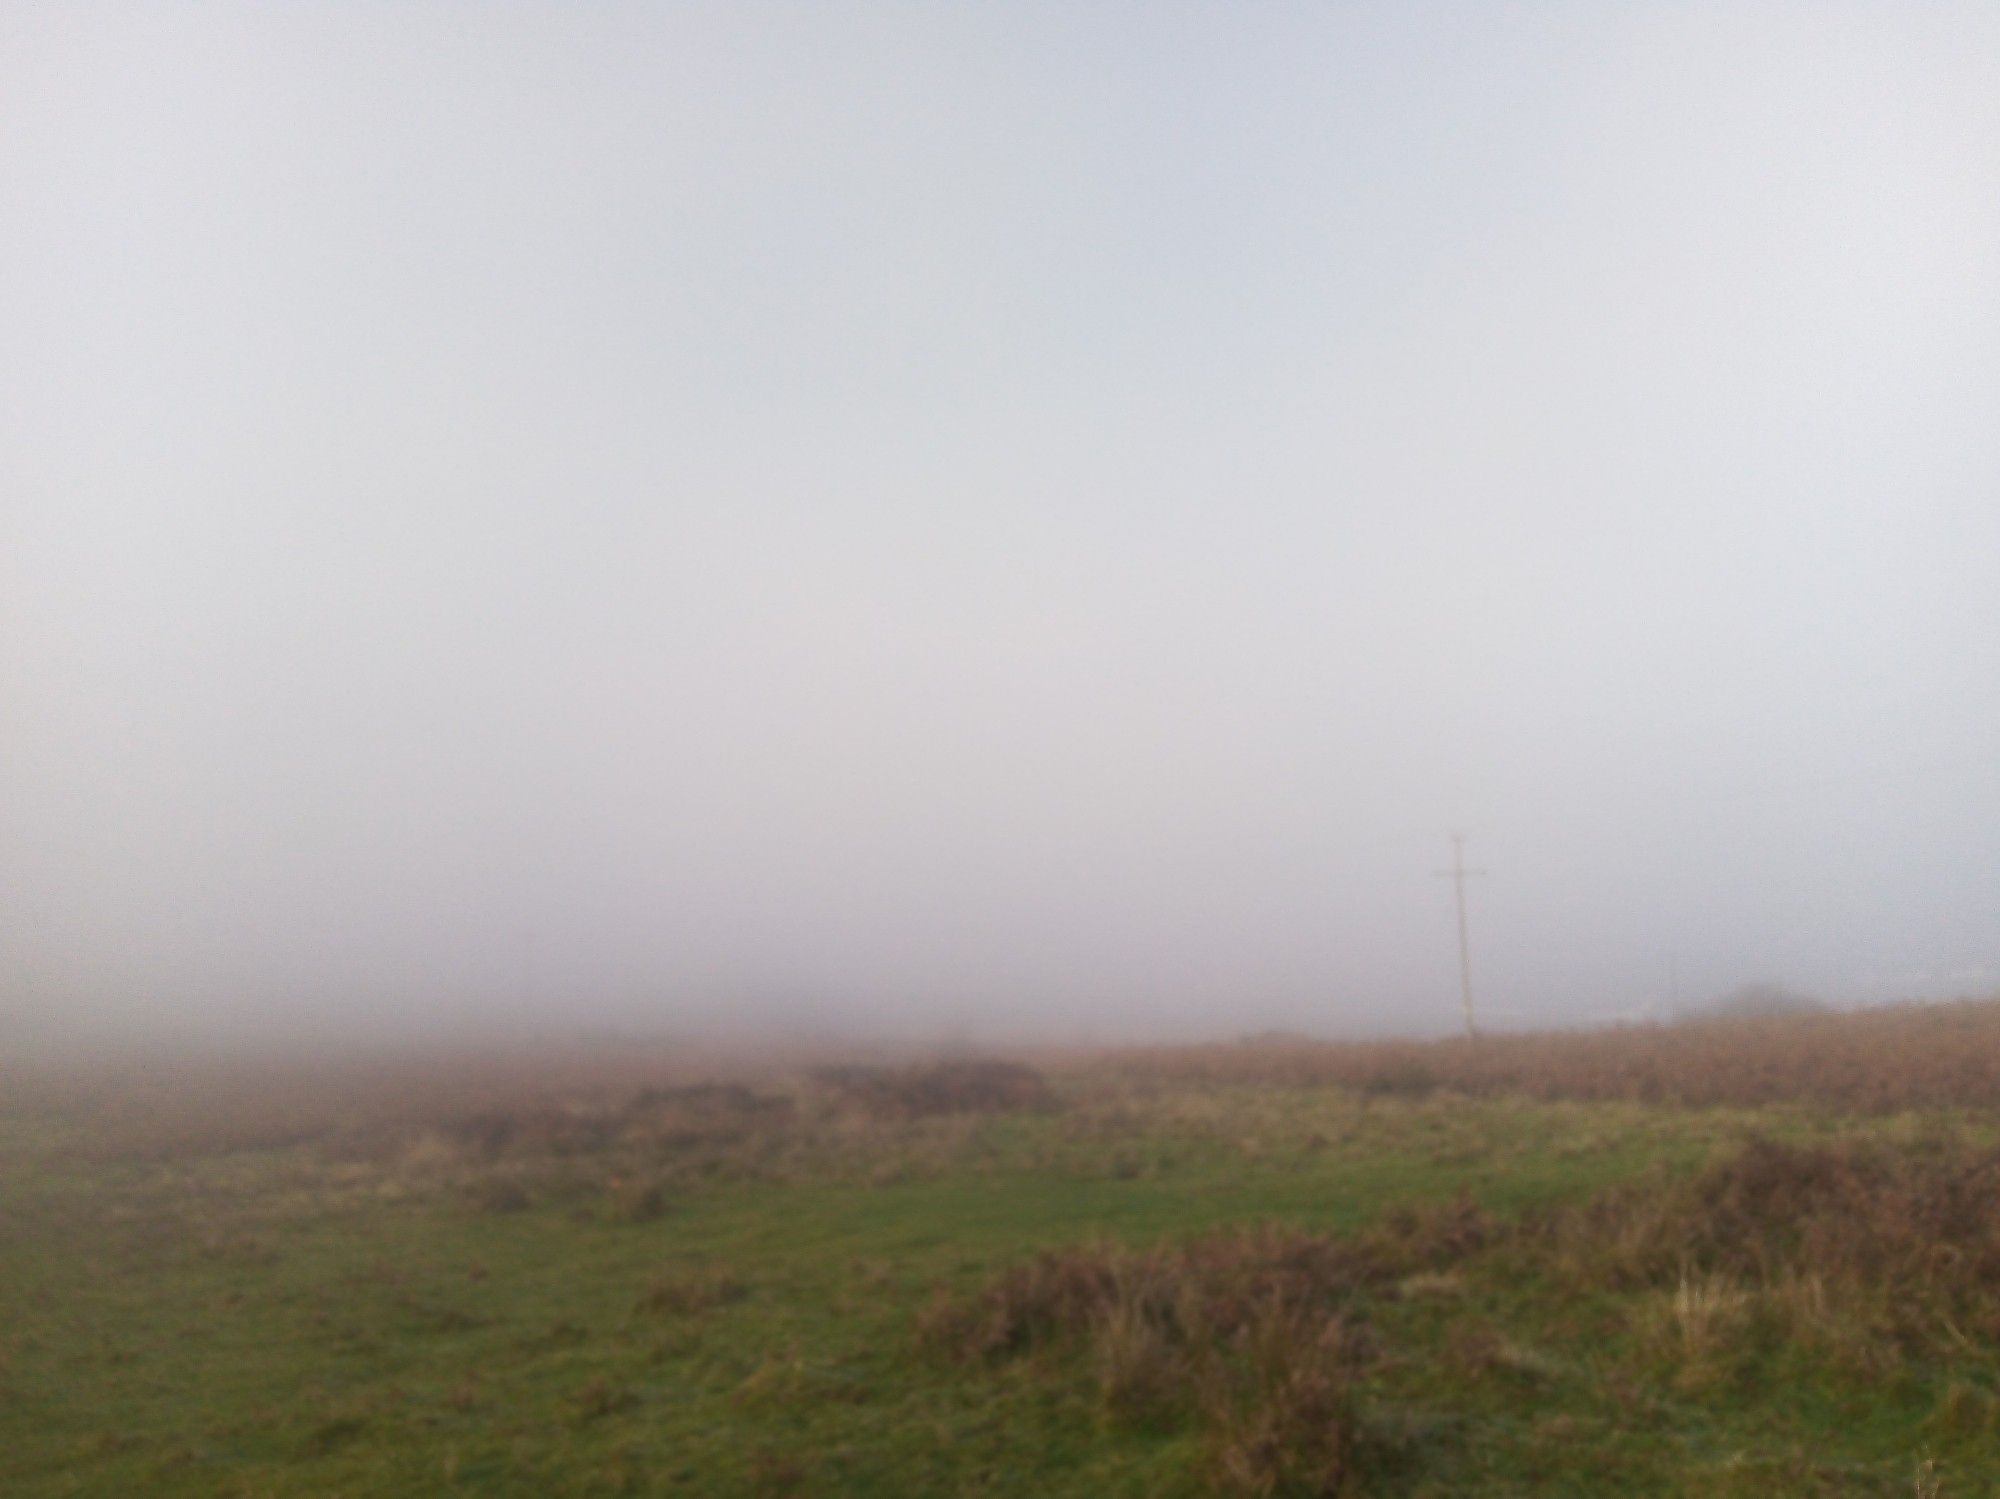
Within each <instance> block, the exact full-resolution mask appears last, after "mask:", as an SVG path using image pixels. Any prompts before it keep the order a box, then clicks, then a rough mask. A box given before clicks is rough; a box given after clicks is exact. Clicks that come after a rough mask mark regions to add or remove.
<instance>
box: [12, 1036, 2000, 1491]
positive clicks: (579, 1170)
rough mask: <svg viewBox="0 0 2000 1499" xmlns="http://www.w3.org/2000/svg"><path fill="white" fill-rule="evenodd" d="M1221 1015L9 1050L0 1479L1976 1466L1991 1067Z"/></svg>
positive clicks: (660, 1485) (1865, 1483) (1388, 1473)
mask: <svg viewBox="0 0 2000 1499" xmlns="http://www.w3.org/2000/svg"><path fill="white" fill-rule="evenodd" d="M1911 1023H1912V1024H1915V1023H1917V1022H1915V1021H1912V1022H1911ZM1925 1023H1932V1022H1925ZM1759 1034H1760V1035H1761V1034H1763V1033H1761V1032H1760V1033H1759ZM1783 1034H1784V1033H1783V1032H1782V1031H1781V1032H1780V1033H1779V1041H1777V1042H1768V1041H1767V1042H1764V1043H1759V1044H1771V1045H1779V1044H1782V1041H1783ZM1593 1044H1594V1043H1593ZM1653 1044H1659V1043H1658V1041H1657V1038H1655V1039H1654V1040H1651V1041H1649V1040H1646V1039H1644V1038H1629V1039H1628V1040H1627V1042H1626V1045H1627V1047H1628V1049H1633V1050H1632V1055H1637V1053H1638V1052H1639V1051H1643V1049H1644V1047H1645V1046H1647V1045H1653ZM1667 1044H1672V1045H1684V1044H1686V1043H1685V1042H1682V1041H1671V1042H1669V1043H1667ZM1745 1044H1748V1043H1745ZM1259 1055H1262V1053H1258V1052H1257V1051H1256V1050H1255V1049H1254V1048H1246V1049H1232V1048H1215V1049H1212V1050H1211V1051H1210V1052H1208V1053H1205V1054H1204V1055H1203V1056H1202V1057H1197V1056H1194V1055H1192V1054H1189V1055H1180V1056H1176V1055H1170V1054H1161V1055H1154V1056H1148V1057H1129V1056H1128V1057H1100V1058H1093V1059H1069V1060H1067V1061H1060V1062H1053V1063H1052V1062H1050V1061H1049V1060H1048V1059H1043V1062H1044V1066H1043V1070H1042V1071H1041V1072H1035V1071H1030V1070H1028V1069H1026V1068H1017V1067H1013V1066H1010V1065H1003V1064H993V1065H978V1064H972V1065H961V1066H955V1067H954V1066H946V1067H941V1068H937V1067H934V1068H928V1069H926V1068H922V1067H892V1068H886V1069H884V1068H876V1069H865V1068H846V1069H821V1070H818V1071H810V1070H806V1069H799V1068H777V1067H775V1066H774V1067H772V1068H770V1069H768V1070H765V1071H761V1072H760V1071H754V1070H753V1071H748V1072H746V1071H743V1070H741V1069H738V1070H737V1072H735V1073H734V1074H733V1075H732V1076H731V1078H730V1080H728V1081H723V1082H710V1083H700V1082H695V1081H692V1080H690V1078H689V1077H688V1076H687V1075H686V1074H685V1071H684V1070H683V1071H682V1072H681V1073H678V1074H676V1073H674V1072H673V1071H672V1069H669V1068H667V1067H665V1066H664V1065H660V1066H655V1065H654V1063H653V1062H651V1061H649V1060H648V1059H646V1058H639V1059H636V1060H635V1059H633V1058H630V1057H627V1058H624V1059H622V1060H621V1061H620V1062H619V1063H618V1064H617V1066H616V1067H615V1068H614V1067H611V1066H608V1065H607V1066H605V1067H603V1068H600V1069H598V1070H597V1071H596V1072H595V1073H593V1072H592V1070H591V1068H590V1067H588V1066H580V1067H577V1068H574V1069H572V1070H571V1071H568V1072H560V1071H559V1070H558V1069H556V1068H555V1067H554V1066H553V1064H551V1065H550V1066H548V1067H546V1068H544V1069H543V1070H541V1071H539V1072H538V1071H537V1069H536V1067H535V1066H534V1065H528V1064H522V1063H519V1062H516V1063H513V1064H510V1065H509V1066H508V1067H506V1068H501V1069H493V1068H487V1069H485V1070H483V1071H482V1070H479V1069H470V1068H464V1067H460V1068H458V1069H456V1070H454V1069H453V1067H452V1066H450V1065H447V1064H444V1063H436V1064H434V1065H428V1066H418V1065H414V1064H409V1063H405V1064H401V1066H402V1069H403V1070H401V1071H400V1072H398V1071H396V1070H395V1069H393V1068H390V1067H388V1065H387V1064H384V1065H382V1066H380V1067H374V1068H372V1070H371V1067H370V1066H369V1065H368V1064H363V1063H355V1064H352V1065H351V1066H350V1067H349V1068H348V1069H347V1070H346V1071H340V1070H338V1069H334V1070H327V1069H321V1070H320V1071H317V1072H315V1071H313V1070H311V1069H305V1070H302V1071H294V1072H282V1071H274V1070H273V1069H270V1068H266V1069H264V1070H263V1071H262V1072H259V1071H258V1070H257V1069H253V1068H239V1069H235V1070H233V1071H232V1070H229V1069H218V1070H215V1071H213V1072H206V1073H205V1072H200V1071H198V1070H195V1071H189V1072H186V1073H182V1074H173V1075H158V1074H154V1075H146V1076H144V1077H141V1076H139V1075H134V1076H131V1077H128V1078H125V1079H124V1080H123V1081H122V1082H121V1081H120V1080H118V1079H115V1078H113V1077H112V1076H110V1075H109V1074H105V1073H99V1074H96V1075H93V1076H89V1077H83V1076H79V1077H75V1078H67V1079H65V1078H61V1077H48V1076H44V1077H39V1078H35V1079H17V1080H16V1085H15V1086H14V1087H13V1089H12V1090H11V1092H9V1093H8V1095H7V1097H6V1099H5V1112H4V1115H0V1493H4V1494H7V1495H22V1496H27V1495H45V1494H46V1495H61V1494H103V1495H135V1494H145V1495H152V1494H163V1495H174V1494H186V1495H221V1494H230V1495H235V1494H240V1495H255V1494H312V1495H334V1494H345V1495H387V1494H432V1493H453V1492H464V1493H479V1494H507V1495H523V1496H528V1495H548V1494H593V1493H603V1494H628V1493H629V1494H695V1495H701V1494H718V1495H734V1494H742V1495H764V1494H769V1495H777V1494H880V1495H898V1496H900V1495H928V1494H940V1495H955V1494H991V1495H1003V1494H1005V1495H1017V1494H1018V1495H1038V1496H1040V1495H1072V1494H1073V1495H1079V1496H1082V1495H1092V1496H1098V1495H1119V1494H1123V1495H1175V1494H1205V1493H1217V1492H1223V1493H1252V1494H1255V1493H1264V1494H1280V1493H1301V1494H1314V1493H1351V1494H1411V1495H1420V1494H1428V1495H1439V1496H1443V1495H1527V1494H1535V1495H1542V1494H1576V1495H1586V1494H1587V1495H1616V1494H1632V1495H1639V1494H1646V1495H1655V1494H1686V1495H1697V1494H1699V1495H1738V1494H1740V1495H1745V1496H1748V1495H1771V1494H1882V1495H1890V1494H1894V1495H1913V1494H1914V1495H1929V1494H1947V1495H1968V1496H1969V1495H1979V1494H1987V1493H1991V1492H1995V1491H2000V1165H1997V1164H1996V1161H1997V1160H2000V1157H1996V1155H1995V1153H1994V1140H1995V1136H1996V1132H1995V1130H1994V1129H1993V1127H1992V1123H1991V1116H1990V1115H1989V1113H1988V1112H1987V1111H1986V1110H1984V1109H1982V1108H1979V1107H1976V1106H1960V1107H1954V1108H1952V1109H1948V1110H1945V1109H1913V1108H1908V1107H1900V1106H1898V1107H1887V1106H1885V1107H1881V1108H1875V1109H1871V1110H1867V1111H1860V1110H1857V1109H1855V1108H1854V1107H1853V1106H1852V1103H1851V1101H1850V1100H1849V1099H1848V1098H1847V1097H1846V1095H1844V1094H1843V1095H1841V1096H1838V1097H1835V1098H1815V1097H1813V1096H1811V1095H1810V1090H1809V1089H1792V1090H1784V1089H1780V1090H1778V1092H1779V1093H1780V1094H1785V1093H1787V1092H1789V1093H1790V1094H1792V1095H1796V1096H1774V1097H1771V1098H1768V1099H1764V1100H1762V1101H1758V1102H1754V1103H1748V1102H1746V1103H1735V1104H1721V1103H1712V1102H1691V1101H1688V1100H1685V1099H1674V1098H1666V1099H1662V1098H1658V1097H1655V1096H1651V1095H1654V1094H1656V1093H1657V1091H1658V1089H1657V1087H1655V1086H1653V1085H1650V1084H1647V1083H1645V1082H1644V1081H1643V1077H1644V1075H1645V1069H1644V1068H1643V1067H1640V1068H1638V1069H1637V1070H1636V1071H1633V1073H1632V1075H1633V1076H1635V1077H1639V1078H1640V1079H1641V1081H1638V1082H1635V1083H1633V1085H1632V1086H1631V1088H1630V1089H1628V1090H1627V1091H1629V1092H1630V1093H1632V1094H1633V1095H1634V1096H1631V1097H1621V1096H1617V1090H1616V1089H1610V1088H1604V1087H1598V1086H1594V1085H1586V1082H1585V1081H1584V1080H1582V1079H1583V1077H1584V1073H1583V1071H1581V1070H1579V1071H1578V1073H1577V1077H1578V1079H1579V1080H1578V1081H1577V1083H1576V1086H1575V1088H1574V1089H1573V1090H1572V1091H1574V1092H1577V1093H1579V1094H1585V1095H1589V1096H1582V1097H1564V1096H1562V1094H1563V1092H1564V1090H1563V1089H1562V1088H1561V1087H1559V1086H1555V1085H1553V1084H1549V1083H1547V1080H1546V1075H1544V1084H1543V1085H1541V1086H1537V1087H1533V1088H1530V1087H1526V1086H1500V1085H1498V1084H1495V1085H1493V1086H1490V1087H1487V1086H1481V1085H1478V1084H1477V1082H1476V1080H1468V1079H1463V1078H1460V1079H1456V1080H1455V1079H1453V1078H1452V1076H1451V1068H1452V1067H1453V1066H1454V1065H1456V1064H1455V1063H1454V1062H1453V1060H1452V1058H1453V1057H1454V1056H1455V1055H1456V1053H1454V1052H1452V1051H1451V1050H1450V1049H1448V1048H1447V1049H1445V1050H1443V1051H1438V1052H1434V1053H1426V1052H1423V1051H1421V1050H1417V1051H1409V1050H1398V1051H1395V1052H1394V1053H1392V1054H1376V1062H1375V1065H1374V1068H1373V1070H1372V1071H1371V1070H1369V1069H1367V1068H1359V1069H1358V1070H1357V1069H1356V1068H1355V1067H1351V1066H1349V1064H1348V1063H1345V1062H1343V1063H1341V1064H1339V1070H1341V1071H1342V1080H1341V1081H1339V1082H1333V1081H1327V1080H1324V1079H1323V1078H1320V1077H1316V1076H1314V1075H1313V1069H1312V1068H1310V1067H1303V1068H1302V1067H1301V1066H1300V1065H1299V1061H1300V1059H1299V1057H1298V1056H1297V1055H1294V1054H1290V1053H1288V1054H1287V1055H1286V1057H1285V1059H1284V1061H1283V1065H1276V1064H1272V1063H1270V1062H1269V1061H1268V1060H1267V1061H1266V1062H1263V1063H1260V1062H1259V1061H1258V1060H1257V1058H1258V1056H1259ZM1341 1055H1343V1056H1346V1055H1349V1054H1348V1053H1345V1052H1343V1053H1341ZM1578 1055H1582V1053H1581V1052H1579V1053H1578ZM1593 1055H1594V1054H1593ZM1885 1055H1886V1053H1885ZM1905 1055H1907V1053H1905ZM1626 1060H1627V1062H1628V1063H1629V1062H1630V1061H1631V1055H1628V1057H1627V1059H1626ZM1329 1065H1331V1064H1329ZM1592 1065H1596V1064H1594V1063H1593V1064H1592ZM1882 1065H1883V1066H1884V1067H1887V1066H1889V1065H1891V1064H1890V1063H1889V1062H1887V1061H1884V1062H1883V1064H1882ZM1578 1066H1579V1068H1580V1067H1581V1064H1578ZM1321 1070H1322V1071H1324V1070H1325V1069H1324V1068H1322V1069H1321ZM1627 1070H1628V1071H1631V1070H1632V1069H1631V1068H1629V1067H1628V1069H1627ZM1557 1071H1558V1072H1559V1071H1560V1068H1558V1069H1557ZM654 1073H657V1074H658V1080H657V1081H656V1082H655V1083H653V1084H652V1085H650V1086H649V1085H648V1084H647V1082H646V1078H647V1077H648V1076H651V1075H653V1074H654ZM392 1075H393V1082H384V1081H383V1080H384V1079H385V1078H390V1077H392ZM1593 1075H1594V1074H1593ZM371 1080H372V1082H371ZM371 1087H372V1091H371ZM1531 1095H1532V1096H1531ZM1640 1095H1646V1096H1640ZM1869 1096H1871V1097H1872V1096H1874V1095H1872V1094H1871V1095H1869ZM1881 1096H1882V1097H1883V1098H1885V1099H1890V1100H1892V1101H1893V1099H1894V1096H1895V1095H1894V1090H1893V1089H1889V1090H1887V1091H1886V1092H1884V1093H1882V1095H1881Z"/></svg>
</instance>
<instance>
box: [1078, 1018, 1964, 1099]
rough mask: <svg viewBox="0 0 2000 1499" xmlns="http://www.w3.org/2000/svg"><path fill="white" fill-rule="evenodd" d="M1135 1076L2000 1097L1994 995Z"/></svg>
mask: <svg viewBox="0 0 2000 1499" xmlns="http://www.w3.org/2000/svg"><path fill="white" fill-rule="evenodd" d="M1112 1060H1113V1062H1114V1065H1117V1066H1119V1067H1121V1068H1122V1069H1123V1070H1124V1071H1125V1072H1126V1073H1127V1074H1128V1075H1134V1076H1137V1077H1141V1078H1154V1079H1171V1078H1178V1079H1182V1080H1193V1081H1207V1082H1231V1083H1277V1084H1282V1085H1288V1086H1299V1087H1311V1086H1336V1087H1344V1088H1351V1089H1354V1090H1355V1091H1357V1092H1359V1093H1362V1094H1364V1095H1366V1096H1371V1097H1421V1096H1423V1095H1425V1094H1428V1093H1430V1092H1433V1091H1436V1090H1440V1089H1444V1090H1450V1091H1454V1092H1460V1093H1472V1094H1497V1093H1512V1094H1521V1095H1524V1096H1527V1097H1530V1098H1542V1099H1555V1098H1573V1099H1623V1100H1630V1101H1636V1102H1642V1103H1679V1104H1690V1105H1716V1104H1727V1105H1739V1106H1745V1107H1753V1106H1757V1105H1762V1104H1770V1103H1784V1102H1791V1101H1802V1102H1812V1103H1817V1104H1821V1105H1828V1106H1832V1107H1837V1108H1842V1109H1849V1110H1854V1111H1857V1112H1866V1113H1886V1112H1894V1111H1898V1110H1902V1109H1912V1108H1937V1107H1948V1106H1962V1107H1992V1106H1994V1105H2000V1001H1996V1000H1961V1001H1957V1002H1955V1003H1951V1004H1938V1005H1893V1006H1884V1007H1882V1008H1879V1009H1872V1010H1860V1011H1852V1012H1848V1013H1844V1014H1843V1013H1835V1012H1830V1011H1829V1012H1824V1013H1799V1014H1785V1015H1773V1016H1767V1017H1759V1018H1748V1019H1730V1018H1724V1019H1711V1020H1703V1021H1693V1022H1687V1023H1682V1024H1677V1025H1642V1026H1619V1027H1615V1028H1610V1029H1602V1030H1588V1031H1548V1032H1536V1033H1531V1034H1523V1035H1489V1036H1481V1037H1480V1038H1479V1039H1477V1040H1476V1041H1474V1040H1466V1039H1463V1038H1454V1039H1451V1040H1442V1041H1373V1042H1336V1041H1326V1042H1320V1041H1308V1040H1301V1039H1298V1038H1294V1037H1284V1038H1276V1039H1271V1038H1259V1039H1251V1040H1248V1041H1245V1042H1242V1043H1239V1044H1236V1045H1221V1046H1190V1047H1174V1048H1158V1049H1152V1050H1145V1051H1129V1052H1124V1053H1121V1054H1118V1055H1117V1056H1115V1057H1114V1058H1113V1059H1112Z"/></svg>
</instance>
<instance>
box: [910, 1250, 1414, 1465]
mask: <svg viewBox="0 0 2000 1499" xmlns="http://www.w3.org/2000/svg"><path fill="white" fill-rule="evenodd" d="M1449 1241H1450V1240H1449V1236H1446V1238H1445V1239H1442V1240H1440V1241H1438V1242H1441V1243H1442V1242H1449ZM1419 1242H1421V1240H1420V1238H1419V1237H1418V1236H1414V1235H1411V1236H1407V1237H1405V1238H1402V1239H1377V1238H1372V1237H1371V1238H1366V1239H1363V1238H1338V1237H1333V1236H1329V1235H1325V1234H1310V1233H1305V1232H1303V1231H1300V1230H1296V1229H1289V1228H1282V1227H1263V1228H1257V1229H1251V1230H1235V1231H1231V1232H1226V1233H1218V1234H1211V1235H1208V1236H1205V1237H1203V1238H1199V1239H1194V1240H1191V1241H1189V1242H1187V1243H1184V1244H1177V1245H1161V1246H1156V1247H1154V1248H1150V1249H1130V1248H1123V1247H1120V1246H1117V1245H1111V1244H1093V1245H1086V1246H1082V1247H1080V1248H1076V1249H1072V1250H1066V1251H1061V1252H1057V1253H1051V1254H1044V1255H1041V1256H1039V1257H1038V1258H1036V1259H1034V1260H1031V1261H1029V1262H1028V1263H1027V1264H1025V1265H1022V1266H1020V1267H1018V1268H1016V1269H1015V1270H1013V1271H1010V1272H1008V1273H1007V1274H1005V1275H1003V1276H1001V1277H1000V1278H999V1279H998V1280H996V1281H995V1282H994V1283H993V1284H992V1285H990V1286H989V1287H987V1288H986V1289H985V1290H984V1291H983V1292H981V1293H980V1294H978V1295H976V1296H974V1297H971V1298H969V1299H965V1300H954V1299H952V1298H948V1297H947V1298H943V1299H941V1300H940V1301H939V1302H938V1303H936V1304H935V1305H934V1306H933V1307H932V1308H931V1310H930V1312H929V1313H928V1314H927V1315H926V1317H925V1318H924V1319H923V1323H922V1329H921V1337H922V1339H923V1341H924V1342H925V1343H926V1344H927V1345H928V1346H929V1347H931V1348H932V1349H933V1350H939V1351H942V1352H944V1353H945V1354H947V1355H949V1356H951V1357H954V1358H957V1359H961V1360H969V1361H974V1362H992V1361H996V1360H1006V1359H1011V1358H1016V1357H1021V1356H1024V1355H1027V1354H1030V1353H1033V1352H1035V1351H1036V1350H1039V1349H1053V1350H1058V1351H1060V1350H1064V1349H1071V1350H1075V1349H1077V1348H1079V1347H1080V1348H1081V1350H1082V1351H1083V1352H1084V1353H1085V1355H1086V1356H1087V1357H1088V1359H1089V1360H1090V1363H1091V1365H1092V1368H1093V1372H1094V1375H1095V1380H1096V1386H1097V1391H1098V1394H1099V1397H1100V1399H1101V1400H1102V1403H1103V1406H1104V1409H1105V1411H1106V1413H1107V1414H1108V1415H1110V1416H1111V1417H1113V1418H1114V1419H1117V1420H1119V1421H1123V1422H1127V1423H1132V1424H1139V1425H1169V1426H1171V1425H1175V1424H1178V1423H1181V1422H1186V1421H1196V1422H1199V1423H1200V1424H1201V1426H1202V1427H1203V1429H1204V1430H1205V1431H1206V1433H1207V1438H1208V1445H1209V1454H1210V1461H1211V1464H1212V1468H1213V1474H1214V1477H1215V1481H1216V1483H1217V1485H1218V1487H1219V1488H1221V1489H1223V1490H1225V1491H1228V1492H1235V1493H1245V1494H1279V1493H1285V1494H1315V1495H1318V1494H1325V1495H1331V1494H1336V1493H1339V1492H1341V1491H1342V1490H1343V1489H1344V1487H1345V1486H1346V1485H1347V1483H1348V1481H1349V1479H1350V1477H1351V1475H1352V1471H1353V1462H1354V1455H1355V1450H1356V1444H1357V1441H1358V1422H1357V1419H1356V1415H1355V1409H1354V1401H1353V1393H1354V1387H1355V1381H1356V1378H1357V1376H1358V1375H1359V1373H1360V1371H1361V1370H1362V1369H1363V1368H1364V1367H1365V1366H1366V1363H1367V1360H1368V1358H1369V1342H1368V1338H1367V1334H1366V1332H1365V1329H1364V1328H1363V1327H1362V1326H1361V1325H1360V1324H1359V1323H1358V1322H1356V1321H1354V1320H1353V1315H1354V1312H1355V1309H1356V1308H1357V1307H1358V1306H1359V1305H1360V1303H1361V1299H1362V1295H1363V1292H1364V1291H1365V1290H1366V1289H1367V1288H1368V1287H1370V1286H1374V1285H1378V1284H1380V1283H1382V1282H1383V1281H1384V1280H1385V1279H1388V1278H1391V1277H1392V1276H1393V1275H1394V1273H1395V1269H1396V1266H1397V1264H1398V1263H1399V1257H1400V1255H1403V1254H1408V1253H1411V1252H1412V1248H1413V1246H1414V1245H1416V1244H1417V1243H1419Z"/></svg>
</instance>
